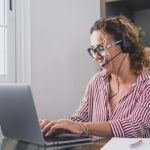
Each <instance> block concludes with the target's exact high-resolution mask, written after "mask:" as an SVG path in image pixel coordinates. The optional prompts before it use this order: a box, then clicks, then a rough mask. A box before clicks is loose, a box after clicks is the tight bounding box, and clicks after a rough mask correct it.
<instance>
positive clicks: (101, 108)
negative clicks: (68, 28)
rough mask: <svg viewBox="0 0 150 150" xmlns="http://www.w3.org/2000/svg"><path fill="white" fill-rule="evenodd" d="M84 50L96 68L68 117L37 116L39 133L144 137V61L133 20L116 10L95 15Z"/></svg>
mask: <svg viewBox="0 0 150 150" xmlns="http://www.w3.org/2000/svg"><path fill="white" fill-rule="evenodd" d="M88 51H89V53H90V55H91V56H92V57H93V58H94V59H95V60H96V62H97V63H98V64H99V65H100V67H101V71H100V72H98V73H96V74H95V75H94V76H93V77H92V79H91V80H90V82H89V84H88V86H87V89H86V92H85V96H84V97H83V99H82V101H81V103H80V106H79V108H78V109H77V110H76V111H75V113H74V114H73V115H72V116H70V117H68V120H61V121H60V120H58V121H49V120H42V121H41V122H40V125H41V128H42V131H43V133H44V134H45V135H46V136H49V135H51V134H53V133H54V132H56V131H58V130H67V131H68V132H72V133H76V134H90V135H92V136H94V137H95V138H107V137H109V138H110V137H112V136H115V137H143V138H144V137H150V107H149V106H150V80H149V79H150V72H149V70H148V69H149V68H150V64H149V63H148V62H149V58H148V57H147V56H148V53H147V51H146V50H145V48H144V46H143V44H142V43H140V41H139V36H138V31H137V30H136V27H135V26H134V24H133V23H132V22H130V20H128V19H127V18H126V17H122V16H119V17H109V18H104V19H100V20H98V21H96V22H95V23H94V25H93V26H92V28H91V48H90V49H88ZM144 62H146V63H144Z"/></svg>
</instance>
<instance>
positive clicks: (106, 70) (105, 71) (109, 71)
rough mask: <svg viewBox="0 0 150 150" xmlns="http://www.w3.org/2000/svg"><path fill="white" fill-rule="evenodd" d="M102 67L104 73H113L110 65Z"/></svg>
mask: <svg viewBox="0 0 150 150" xmlns="http://www.w3.org/2000/svg"><path fill="white" fill-rule="evenodd" d="M101 69H102V70H101V71H102V72H103V73H105V74H107V75H110V74H111V69H110V68H109V67H107V66H105V67H102V68H101Z"/></svg>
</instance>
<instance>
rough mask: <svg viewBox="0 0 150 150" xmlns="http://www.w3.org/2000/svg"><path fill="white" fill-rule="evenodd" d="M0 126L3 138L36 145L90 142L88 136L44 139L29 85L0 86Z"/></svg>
mask: <svg viewBox="0 0 150 150" xmlns="http://www.w3.org/2000/svg"><path fill="white" fill-rule="evenodd" d="M0 125H1V129H2V133H3V135H4V136H5V137H8V138H13V139H17V140H20V141H24V142H29V143H34V144H38V145H48V146H53V145H55V146H56V145H63V144H75V143H79V142H81V143H83V142H91V141H92V138H91V137H89V136H79V135H75V134H69V133H68V134H67V133H66V134H65V133H62V134H58V135H56V136H52V137H49V138H46V139H45V138H44V136H43V134H42V132H41V129H40V126H39V120H38V116H37V113H36V109H35V105H34V101H33V97H32V92H31V89H30V86H29V85H24V84H2V85H0Z"/></svg>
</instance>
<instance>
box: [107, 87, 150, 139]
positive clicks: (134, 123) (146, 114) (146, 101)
mask: <svg viewBox="0 0 150 150" xmlns="http://www.w3.org/2000/svg"><path fill="white" fill-rule="evenodd" d="M109 124H110V126H111V128H112V131H113V134H114V136H116V137H140V136H142V135H145V133H146V132H147V131H149V130H150V87H149V89H148V88H147V89H146V90H145V92H143V93H142V95H141V96H140V97H139V100H138V103H137V105H136V107H135V108H134V110H133V112H132V113H131V115H130V116H129V117H128V118H125V119H120V120H110V121H109Z"/></svg>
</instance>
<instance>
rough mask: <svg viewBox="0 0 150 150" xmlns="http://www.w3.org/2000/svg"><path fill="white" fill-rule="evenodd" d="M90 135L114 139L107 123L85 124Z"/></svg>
mask: <svg viewBox="0 0 150 150" xmlns="http://www.w3.org/2000/svg"><path fill="white" fill-rule="evenodd" d="M84 125H85V126H86V128H87V129H88V132H89V134H90V135H94V136H101V137H112V136H113V132H112V129H111V126H110V124H109V123H108V122H107V121H101V122H87V123H84Z"/></svg>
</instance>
